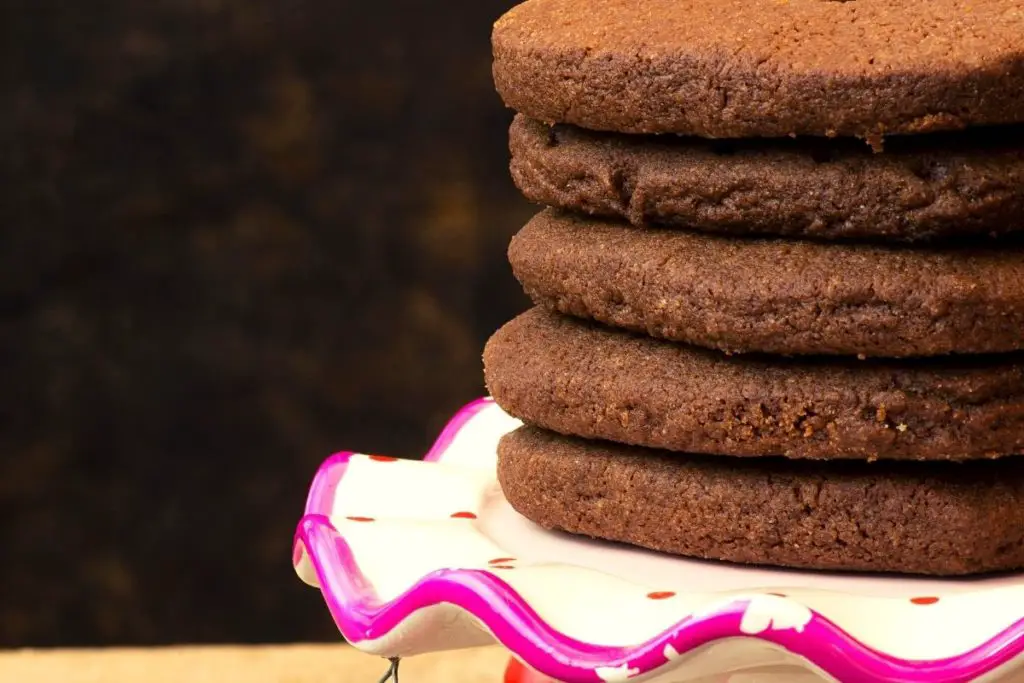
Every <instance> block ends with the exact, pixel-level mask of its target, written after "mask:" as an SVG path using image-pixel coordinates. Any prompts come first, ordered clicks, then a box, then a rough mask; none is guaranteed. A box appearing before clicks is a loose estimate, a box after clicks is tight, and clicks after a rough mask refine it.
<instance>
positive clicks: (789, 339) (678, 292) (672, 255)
mask: <svg viewBox="0 0 1024 683" xmlns="http://www.w3.org/2000/svg"><path fill="white" fill-rule="evenodd" d="M508 254H509V260H510V261H511V263H512V269H513V271H514V273H515V276H516V278H518V280H519V281H520V282H521V283H522V285H523V288H524V289H525V290H526V292H527V294H529V295H530V297H531V298H532V299H533V300H534V301H535V302H537V303H539V304H542V305H544V306H545V307H547V308H550V309H555V310H558V311H560V312H563V313H568V314H571V315H575V316H578V317H583V318H593V319H595V320H599V321H601V322H603V323H605V324H608V325H612V326H615V327H622V328H625V329H629V330H634V331H639V332H644V333H646V334H649V335H651V336H654V337H661V338H665V339H671V340H676V341H683V342H687V343H691V344H696V345H699V346H705V347H709V348H716V349H721V350H723V351H729V352H748V351H761V352H766V353H777V354H828V355H863V356H878V357H891V358H895V357H908V356H936V355H942V354H949V353H990V352H991V353H994V352H1005V351H1014V350H1018V349H1024V244H1020V243H1018V244H1016V245H1015V246H1010V245H1004V246H1003V247H1002V248H995V247H992V248H989V249H968V248H960V249H953V248H946V249H906V248H898V247H883V246H874V245H866V244H839V243H827V242H810V241H791V240H785V239H782V238H774V239H753V238H737V237H722V236H717V235H708V234H704V233H693V232H685V231H679V230H664V229H645V228H635V227H632V226H629V225H628V224H624V223H617V222H610V221H606V220H601V219H590V218H583V217H579V216H576V215H574V214H567V213H562V212H556V211H553V210H546V211H543V212H541V213H540V214H539V215H537V216H536V217H535V218H534V219H533V220H532V221H530V222H529V223H528V224H527V225H526V227H524V228H523V229H522V230H521V231H520V232H519V233H518V234H517V235H516V236H515V237H514V238H513V240H512V243H511V246H510V247H509V252H508Z"/></svg>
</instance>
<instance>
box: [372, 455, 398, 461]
mask: <svg viewBox="0 0 1024 683" xmlns="http://www.w3.org/2000/svg"><path fill="white" fill-rule="evenodd" d="M369 458H370V460H373V461H374V462H398V458H392V457H391V456H390V455H371V456H369Z"/></svg>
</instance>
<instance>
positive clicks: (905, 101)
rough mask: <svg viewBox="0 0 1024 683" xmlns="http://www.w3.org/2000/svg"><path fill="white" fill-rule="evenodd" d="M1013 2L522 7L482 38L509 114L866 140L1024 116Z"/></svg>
mask: <svg viewBox="0 0 1024 683" xmlns="http://www.w3.org/2000/svg"><path fill="white" fill-rule="evenodd" d="M1022 35H1024V7H1022V5H1021V4H1020V2H1019V0H855V1H854V2H841V1H829V0H788V1H787V2H779V1H778V0H684V1H682V2H680V0H647V1H645V2H644V3H643V4H637V3H636V2H635V1H634V0H586V1H585V2H584V1H581V0H527V2H524V3H522V4H521V5H519V6H517V7H514V8H513V9H512V10H510V11H509V12H508V13H507V14H505V15H504V16H503V17H501V18H500V19H499V20H498V21H497V23H496V24H495V26H494V31H493V35H492V44H493V52H494V63H493V73H494V80H495V83H496V85H497V88H498V91H499V93H500V94H501V96H502V97H503V99H504V100H505V103H506V104H507V105H508V106H509V107H511V108H513V109H515V110H517V111H520V112H522V113H525V114H527V115H529V116H530V117H532V118H535V119H538V120H541V121H545V122H548V123H552V122H560V123H573V124H576V125H579V126H582V127H584V128H590V129H593V130H611V131H619V132H622V133H682V134H687V135H699V136H704V137H716V138H729V137H758V136H768V137H781V136H787V135H828V136H858V137H864V138H867V139H868V140H870V141H873V142H876V141H878V140H879V139H880V138H881V136H883V135H888V134H895V133H924V132H932V131H938V130H951V129H960V128H964V127H967V126H976V125H982V124H998V123H1009V122H1017V121H1021V120H1022V118H1024V47H1022V43H1021V36H1022Z"/></svg>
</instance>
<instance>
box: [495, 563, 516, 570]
mask: <svg viewBox="0 0 1024 683" xmlns="http://www.w3.org/2000/svg"><path fill="white" fill-rule="evenodd" d="M491 569H515V567H513V566H512V565H510V564H492V565H491Z"/></svg>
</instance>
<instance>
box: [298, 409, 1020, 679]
mask: <svg viewBox="0 0 1024 683" xmlns="http://www.w3.org/2000/svg"><path fill="white" fill-rule="evenodd" d="M517 426H519V422H517V421H516V420H514V419H512V418H510V417H509V416H508V415H507V414H505V413H504V412H503V411H502V410H501V409H500V408H498V407H497V405H495V404H494V403H493V402H492V401H490V400H489V399H481V400H479V401H475V402H474V403H471V404H470V405H468V406H466V407H465V408H464V409H462V410H461V411H460V412H459V413H458V414H457V415H456V416H455V418H454V419H453V420H452V422H450V423H449V424H448V426H447V427H446V428H445V430H444V431H443V432H442V434H441V436H440V437H439V439H438V441H437V443H436V444H435V445H434V448H433V449H432V450H431V452H430V453H429V454H428V455H427V456H426V457H425V458H424V460H423V461H405V460H396V459H394V458H387V457H382V456H374V455H362V454H353V453H340V454H338V455H335V456H333V457H331V458H329V459H328V460H327V461H326V462H325V463H324V464H323V466H322V467H321V468H320V471H319V472H318V473H317V475H316V477H315V479H314V481H313V484H312V486H311V488H310V491H309V496H308V500H307V504H306V512H305V515H304V516H303V518H302V520H301V522H300V523H299V527H298V531H297V533H296V539H295V551H294V554H293V561H294V565H295V568H296V571H297V572H298V574H299V576H300V577H301V578H302V579H303V580H304V581H305V582H307V583H308V584H310V585H312V586H317V587H319V588H320V589H321V591H322V593H323V596H324V599H325V600H326V603H327V607H328V609H329V610H330V612H331V614H332V616H333V617H334V620H335V622H336V623H337V625H338V628H339V629H340V631H341V633H342V635H343V636H344V637H345V638H346V639H347V640H348V641H350V642H351V643H353V644H354V645H355V646H356V647H358V648H360V649H362V650H364V651H366V652H368V653H372V654H377V655H381V656H386V657H393V656H400V657H408V656H411V655H415V654H418V653H423V652H430V651H438V650H448V649H457V648H463V647H471V646H475V645H483V644H488V643H493V642H494V641H498V642H500V643H501V644H502V645H504V646H505V647H507V648H508V649H509V650H510V652H511V653H512V654H513V656H515V657H516V658H517V659H519V660H520V661H522V662H523V663H525V664H526V665H527V666H528V667H530V668H532V669H534V670H536V671H538V672H540V673H543V674H545V675H547V676H550V677H551V678H554V679H556V680H558V681H566V682H570V683H576V682H581V683H582V682H588V683H590V682H595V683H596V682H599V681H627V680H628V681H648V680H657V681H659V682H660V681H673V682H675V681H702V682H703V681H722V682H726V681H729V682H730V683H740V682H744V683H755V682H767V681H779V682H780V683H782V682H785V683H802V682H803V681H817V680H839V681H842V682H843V683H847V682H850V683H856V682H861V681H892V682H897V681H907V682H923V681H928V682H940V681H941V682H944V683H954V682H957V683H959V682H961V681H1018V680H1024V574H1013V575H1004V576H999V577H987V578H984V579H975V580H962V579H960V580H930V579H916V578H903V577H896V578H893V577H875V576H865V575H848V574H832V573H820V572H797V571H783V570H771V569H761V568H748V567H740V566H735V565H727V564H720V563H714V562H704V561H697V560H687V559H681V558H675V557H669V556H666V555H660V554H657V553H652V552H646V551H643V550H639V549H635V548H631V547H625V546H621V545H614V544H607V543H601V542H596V541H589V540H585V539H580V538H576V537H570V536H568V535H564V534H558V533H552V532H547V531H544V530H542V529H540V528H539V527H537V526H535V525H534V524H532V523H530V522H528V521H527V520H525V519H524V518H522V517H521V516H519V515H518V514H517V513H516V512H515V511H513V510H512V509H511V507H510V506H509V505H508V503H507V502H506V501H505V499H504V497H503V496H502V494H501V490H500V488H499V487H498V484H497V481H496V478H495V460H496V456H495V451H496V446H497V442H498V439H499V438H500V437H501V436H502V435H503V434H505V433H506V432H508V431H510V430H512V429H514V428H516V427H517Z"/></svg>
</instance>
